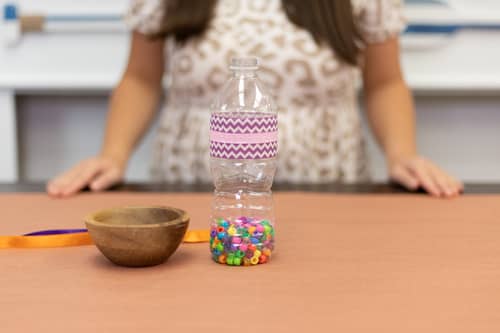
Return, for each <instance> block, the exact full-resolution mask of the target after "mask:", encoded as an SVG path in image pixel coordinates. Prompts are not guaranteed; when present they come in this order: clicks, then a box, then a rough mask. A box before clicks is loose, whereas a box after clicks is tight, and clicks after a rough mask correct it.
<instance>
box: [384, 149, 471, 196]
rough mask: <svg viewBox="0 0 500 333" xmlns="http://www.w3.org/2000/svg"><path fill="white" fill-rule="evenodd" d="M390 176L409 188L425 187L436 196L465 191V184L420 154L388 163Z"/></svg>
mask: <svg viewBox="0 0 500 333" xmlns="http://www.w3.org/2000/svg"><path fill="white" fill-rule="evenodd" d="M388 166H389V168H388V169H389V176H390V178H391V179H392V180H394V181H396V182H398V183H399V184H401V185H403V186H404V187H406V188H407V189H409V190H416V189H418V188H423V189H424V190H425V191H427V192H428V193H429V194H431V195H432V196H435V197H447V198H450V197H454V196H457V195H459V194H460V193H461V192H462V191H463V184H462V183H461V182H460V181H459V180H457V179H455V178H454V177H452V176H451V175H449V174H448V173H447V172H445V171H443V170H441V169H440V168H439V167H438V166H437V165H435V164H434V163H433V162H431V161H429V160H426V159H424V158H422V157H420V156H411V157H403V158H396V159H393V160H391V161H389V163H388Z"/></svg>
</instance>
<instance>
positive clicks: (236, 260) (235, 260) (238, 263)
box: [233, 258, 241, 266]
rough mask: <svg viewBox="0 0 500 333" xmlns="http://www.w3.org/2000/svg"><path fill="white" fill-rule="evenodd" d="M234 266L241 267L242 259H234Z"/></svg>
mask: <svg viewBox="0 0 500 333" xmlns="http://www.w3.org/2000/svg"><path fill="white" fill-rule="evenodd" d="M233 264H234V265H235V266H239V265H241V258H234V261H233Z"/></svg>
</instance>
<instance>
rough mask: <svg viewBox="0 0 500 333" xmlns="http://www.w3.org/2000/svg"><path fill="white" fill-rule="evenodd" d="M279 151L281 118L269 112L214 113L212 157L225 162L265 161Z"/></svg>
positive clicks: (211, 123) (211, 140) (211, 121)
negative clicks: (231, 160)
mask: <svg viewBox="0 0 500 333" xmlns="http://www.w3.org/2000/svg"><path fill="white" fill-rule="evenodd" d="M277 152H278V117H277V116H276V115H273V114H268V113H252V114H250V115H249V114H248V113H213V114H212V116H211V118H210V155H211V156H212V157H215V158H224V159H264V158H272V157H275V156H276V154H277Z"/></svg>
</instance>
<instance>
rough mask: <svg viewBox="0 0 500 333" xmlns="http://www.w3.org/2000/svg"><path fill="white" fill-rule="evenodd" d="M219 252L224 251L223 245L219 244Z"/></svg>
mask: <svg viewBox="0 0 500 333" xmlns="http://www.w3.org/2000/svg"><path fill="white" fill-rule="evenodd" d="M217 250H219V251H220V252H222V251H224V245H222V243H219V244H217Z"/></svg>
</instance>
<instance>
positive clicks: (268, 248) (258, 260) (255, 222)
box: [210, 217, 274, 266]
mask: <svg viewBox="0 0 500 333" xmlns="http://www.w3.org/2000/svg"><path fill="white" fill-rule="evenodd" d="M273 250H274V227H273V225H272V224H271V223H270V222H269V221H268V220H265V219H257V218H252V217H239V218H236V219H234V220H233V219H224V218H216V219H215V220H214V221H213V222H212V226H211V229H210V251H211V253H212V260H213V261H215V262H217V263H219V264H225V265H229V266H255V265H259V264H265V263H267V262H268V261H269V260H270V259H271V255H272V252H273Z"/></svg>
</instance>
